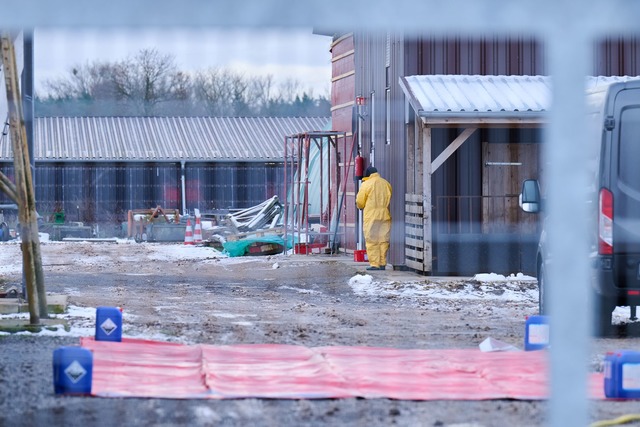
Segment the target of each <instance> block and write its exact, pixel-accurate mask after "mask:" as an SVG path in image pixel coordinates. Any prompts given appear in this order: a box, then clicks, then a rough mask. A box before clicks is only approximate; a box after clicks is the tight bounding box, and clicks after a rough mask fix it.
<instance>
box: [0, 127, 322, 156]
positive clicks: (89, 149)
mask: <svg viewBox="0 0 640 427" xmlns="http://www.w3.org/2000/svg"><path fill="white" fill-rule="evenodd" d="M328 122H329V118H326V117H39V118H36V119H35V120H34V139H35V144H34V154H35V159H36V161H87V162H92V161H118V162H126V161H137V162H149V161H181V160H185V161H203V162H210V161H225V162H238V161H242V162H252V161H267V160H268V161H282V160H283V158H284V153H283V150H284V145H283V144H284V138H285V137H286V136H288V135H291V134H293V133H298V132H308V131H314V130H320V129H324V128H325V127H326V125H327V123H328ZM12 157H13V156H12V151H11V148H10V141H9V138H8V137H7V138H4V139H3V140H0V160H8V159H11V158H12Z"/></svg>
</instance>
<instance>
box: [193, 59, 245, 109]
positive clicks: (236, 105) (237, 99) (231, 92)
mask: <svg viewBox="0 0 640 427" xmlns="http://www.w3.org/2000/svg"><path fill="white" fill-rule="evenodd" d="M248 88H249V81H248V80H247V79H246V78H245V77H244V75H243V74H240V73H236V72H233V71H230V70H225V69H220V68H208V69H206V70H204V71H200V72H198V73H197V74H196V77H195V79H194V84H193V91H194V97H195V100H196V101H197V102H201V103H203V104H204V107H205V110H206V112H207V114H210V115H213V116H236V115H241V114H242V113H243V112H244V113H245V114H247V113H248V110H249V102H248V97H247V94H248Z"/></svg>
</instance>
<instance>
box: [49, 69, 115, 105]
mask: <svg viewBox="0 0 640 427" xmlns="http://www.w3.org/2000/svg"><path fill="white" fill-rule="evenodd" d="M113 72H114V66H113V64H109V63H106V62H93V63H87V64H85V65H82V66H75V67H73V68H71V70H69V76H67V77H60V78H56V79H50V80H47V81H46V82H45V88H46V90H47V96H48V97H49V98H52V99H55V100H64V99H84V100H89V99H105V98H112V97H113V96H114V95H115V92H114V86H113V81H112V79H111V76H112V75H113Z"/></svg>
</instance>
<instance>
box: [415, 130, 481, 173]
mask: <svg viewBox="0 0 640 427" xmlns="http://www.w3.org/2000/svg"><path fill="white" fill-rule="evenodd" d="M428 129H431V128H428ZM476 129H477V128H467V129H465V130H463V131H462V133H461V134H460V135H458V137H457V138H456V139H454V140H453V142H452V143H451V144H449V145H448V146H447V148H445V149H444V150H443V151H442V153H440V155H439V156H438V157H437V158H436V159H435V160H434V161H433V163H431V173H433V172H435V171H436V170H438V168H439V167H440V166H442V164H443V163H444V162H445V161H446V160H447V159H448V158H449V157H451V155H452V154H453V153H455V152H456V150H457V149H458V148H460V146H461V145H462V144H464V143H465V141H466V140H467V139H469V137H470V136H471V135H472V134H473V132H475V131H476ZM429 132H431V131H429ZM425 161H426V160H425Z"/></svg>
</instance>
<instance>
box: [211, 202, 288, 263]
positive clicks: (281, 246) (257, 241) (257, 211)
mask: <svg viewBox="0 0 640 427" xmlns="http://www.w3.org/2000/svg"><path fill="white" fill-rule="evenodd" d="M283 218H284V206H283V205H282V203H280V200H279V199H278V196H273V197H272V198H270V199H268V200H265V201H264V202H262V203H260V204H259V205H256V206H252V207H250V208H246V209H238V210H234V211H232V212H230V213H228V214H227V215H226V216H225V218H224V227H223V229H222V230H220V231H221V233H220V234H214V235H212V236H211V238H210V239H209V242H208V243H209V244H210V245H212V246H217V245H219V246H221V247H222V248H223V249H224V250H225V251H226V252H227V253H228V254H229V255H230V256H243V255H273V254H276V253H281V252H283V251H284V250H285V246H287V247H288V246H289V245H286V244H285V241H284V239H283V237H282V235H283V234H284V227H283Z"/></svg>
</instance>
